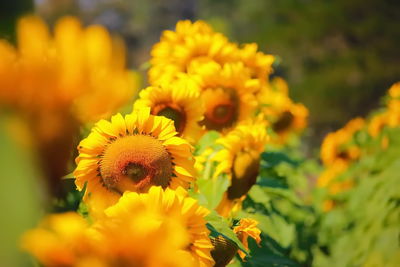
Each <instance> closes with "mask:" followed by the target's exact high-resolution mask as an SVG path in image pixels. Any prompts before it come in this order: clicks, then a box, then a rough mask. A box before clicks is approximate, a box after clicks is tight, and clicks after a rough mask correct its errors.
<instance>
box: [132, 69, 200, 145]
mask: <svg viewBox="0 0 400 267" xmlns="http://www.w3.org/2000/svg"><path fill="white" fill-rule="evenodd" d="M139 96H140V98H139V99H138V100H137V101H136V102H135V105H134V108H135V109H138V108H143V107H148V108H150V110H151V114H153V115H155V116H164V117H166V118H169V119H171V120H173V121H174V125H175V128H176V131H177V132H178V134H179V136H182V137H184V138H186V139H188V140H189V141H191V142H194V141H196V140H198V139H199V138H200V137H201V134H202V132H203V130H202V129H201V127H200V126H199V124H198V122H199V121H201V120H202V119H203V113H204V106H203V102H202V99H201V98H200V88H199V86H198V83H197V82H196V81H195V80H194V79H192V78H190V77H189V76H188V75H183V74H182V75H179V78H177V79H176V80H174V81H173V82H170V83H167V84H166V83H162V84H160V85H158V86H150V87H148V88H146V89H144V90H143V91H141V92H140V95H139Z"/></svg>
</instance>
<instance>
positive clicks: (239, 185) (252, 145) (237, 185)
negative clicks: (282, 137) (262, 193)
mask: <svg viewBox="0 0 400 267" xmlns="http://www.w3.org/2000/svg"><path fill="white" fill-rule="evenodd" d="M267 141H268V135H267V133H266V123H265V122H264V121H257V122H244V123H242V124H240V125H238V126H237V127H236V128H235V129H234V130H232V131H231V132H229V133H228V134H227V135H226V136H224V137H221V138H220V139H218V140H217V141H216V142H217V143H219V144H221V145H222V146H223V149H222V150H220V151H218V152H217V154H216V155H215V156H214V157H213V160H214V161H216V162H217V163H218V165H217V169H216V175H219V174H221V173H226V174H227V175H228V177H229V178H230V180H231V184H230V186H229V187H228V190H227V192H226V193H225V197H224V199H225V200H224V199H223V201H222V202H221V203H220V205H219V206H218V211H219V212H220V214H221V215H223V216H227V215H229V214H228V213H229V210H232V209H233V207H239V208H240V203H241V201H242V200H243V199H244V197H245V196H246V194H247V192H248V191H249V190H250V188H251V187H252V186H253V185H254V184H255V183H256V180H257V176H258V172H259V164H260V154H261V152H262V151H263V150H264V147H265V145H266V143H267ZM238 205H239V206H238ZM226 207H229V208H226ZM222 211H224V212H222Z"/></svg>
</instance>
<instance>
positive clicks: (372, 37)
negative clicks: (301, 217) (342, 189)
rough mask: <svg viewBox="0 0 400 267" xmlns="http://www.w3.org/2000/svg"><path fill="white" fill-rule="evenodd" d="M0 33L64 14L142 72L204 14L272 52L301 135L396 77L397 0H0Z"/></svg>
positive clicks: (364, 103) (311, 135)
mask: <svg viewBox="0 0 400 267" xmlns="http://www.w3.org/2000/svg"><path fill="white" fill-rule="evenodd" d="M1 5H2V7H1V18H2V20H1V22H0V30H1V34H2V35H3V36H5V37H6V38H7V39H10V40H13V38H14V35H13V34H14V29H13V26H14V23H15V19H16V18H17V17H18V16H19V15H20V14H23V13H27V12H35V13H37V14H39V15H41V16H42V17H44V18H45V19H46V20H47V21H48V22H49V23H50V24H52V23H54V21H55V20H56V19H57V18H58V17H60V16H62V15H66V14H72V15H75V16H78V17H80V18H81V19H82V21H83V22H84V23H85V24H92V23H98V24H102V25H104V26H106V27H107V28H108V29H109V30H110V31H111V32H113V33H116V34H119V35H121V36H123V38H124V39H125V41H126V43H127V46H128V48H129V64H130V67H132V68H135V69H140V70H141V71H142V73H143V74H144V73H145V66H146V64H145V63H146V61H147V60H148V59H149V56H150V55H149V51H150V49H151V47H152V45H153V44H154V43H156V42H157V41H158V40H159V37H160V34H161V32H162V31H163V30H165V29H173V28H174V26H175V24H176V22H177V21H178V20H180V19H190V20H197V19H203V20H206V21H207V22H209V23H210V24H212V25H213V27H214V28H215V29H216V30H217V31H221V32H223V33H224V34H226V35H228V37H229V38H230V39H231V40H232V41H235V42H240V43H249V42H256V43H257V44H258V45H259V47H260V50H262V51H264V52H266V53H271V54H274V55H277V56H278V63H279V64H277V66H276V68H275V73H274V75H279V76H282V77H284V78H285V79H287V81H288V83H289V86H290V90H291V91H290V92H291V96H292V98H293V99H294V100H295V101H299V102H302V103H304V104H305V105H306V106H307V107H308V108H309V109H310V128H309V130H308V133H307V134H306V136H305V137H306V140H305V141H306V142H307V143H308V144H309V145H311V147H312V148H317V147H319V144H320V142H321V140H322V138H323V136H324V135H325V134H326V133H327V132H329V131H332V130H335V129H337V128H339V127H341V126H343V125H344V124H345V122H347V121H348V120H349V119H350V118H353V117H355V116H359V115H360V116H363V115H366V114H367V113H368V112H369V111H370V110H372V109H373V108H376V107H378V106H379V101H380V97H381V96H382V95H383V94H384V93H385V92H386V90H387V89H388V88H389V86H390V85H391V84H392V83H394V82H396V81H397V79H398V78H399V77H400V67H399V62H400V49H399V48H400V19H399V18H400V2H399V1H396V0H384V1H381V0H337V1H323V0H280V1H268V0H252V1H248V0H186V1H183V0H170V1H163V0H154V1H135V0H35V1H31V0H18V1H2V4H1Z"/></svg>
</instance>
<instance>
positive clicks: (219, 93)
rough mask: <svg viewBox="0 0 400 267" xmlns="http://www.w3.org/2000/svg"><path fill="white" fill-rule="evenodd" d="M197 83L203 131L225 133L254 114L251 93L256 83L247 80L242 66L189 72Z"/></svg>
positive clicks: (202, 67) (204, 67) (204, 66)
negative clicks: (195, 78) (200, 101)
mask: <svg viewBox="0 0 400 267" xmlns="http://www.w3.org/2000/svg"><path fill="white" fill-rule="evenodd" d="M189 74H194V75H197V76H196V77H197V78H198V79H199V83H200V89H201V98H202V99H203V102H204V105H205V113H204V120H203V121H202V122H201V124H202V125H204V126H205V128H206V129H207V130H216V131H222V132H225V131H227V130H229V129H232V128H233V127H234V126H235V125H236V124H237V123H238V122H240V121H243V120H245V119H247V118H248V117H249V116H250V115H251V114H252V113H253V112H254V110H255V108H256V105H257V101H256V99H255V97H254V94H253V92H255V91H256V90H258V88H259V87H260V82H259V80H258V79H251V77H250V72H249V70H248V69H247V68H246V67H244V65H243V64H242V63H232V64H230V63H227V64H224V65H223V66H222V67H221V66H220V65H219V64H216V63H208V64H202V65H199V66H198V67H196V68H194V69H191V70H189Z"/></svg>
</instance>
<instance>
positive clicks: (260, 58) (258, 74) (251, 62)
mask: <svg viewBox="0 0 400 267" xmlns="http://www.w3.org/2000/svg"><path fill="white" fill-rule="evenodd" d="M239 57H240V60H241V61H242V62H243V63H244V64H245V66H246V67H248V68H249V69H250V71H251V76H252V77H254V78H258V79H260V80H261V81H262V82H266V81H267V80H268V75H269V74H271V73H272V64H273V63H274V61H275V57H274V56H273V55H268V54H264V53H263V52H260V51H258V46H257V44H256V43H251V44H245V45H244V46H243V47H242V48H241V49H240V50H239Z"/></svg>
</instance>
